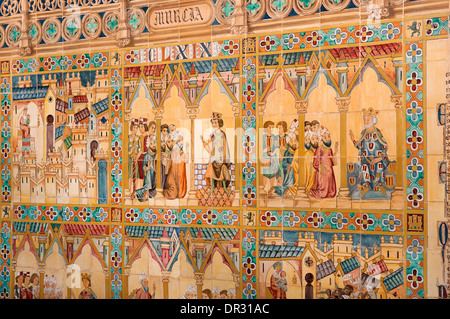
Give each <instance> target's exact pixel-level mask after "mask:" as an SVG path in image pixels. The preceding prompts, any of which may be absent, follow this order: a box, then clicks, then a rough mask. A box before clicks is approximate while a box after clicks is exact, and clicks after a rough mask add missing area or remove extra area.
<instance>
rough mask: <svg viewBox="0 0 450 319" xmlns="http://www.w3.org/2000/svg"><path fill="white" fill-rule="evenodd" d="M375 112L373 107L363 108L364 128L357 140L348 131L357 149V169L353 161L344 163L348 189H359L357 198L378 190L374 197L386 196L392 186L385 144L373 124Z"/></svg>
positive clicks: (392, 177)
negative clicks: (345, 164)
mask: <svg viewBox="0 0 450 319" xmlns="http://www.w3.org/2000/svg"><path fill="white" fill-rule="evenodd" d="M377 114H378V111H375V110H374V109H373V108H369V109H363V120H364V130H363V131H362V132H361V135H360V137H359V139H358V140H355V135H354V134H353V131H352V130H350V132H349V135H350V138H351V140H352V142H353V145H355V147H356V148H357V149H358V150H359V154H358V158H359V163H358V165H357V170H356V171H355V167H354V165H353V163H349V164H348V165H347V174H348V181H349V184H350V185H349V188H350V192H351V193H352V189H353V190H354V192H353V193H355V192H356V191H360V198H363V197H365V196H366V194H367V193H368V192H371V195H372V196H373V195H375V193H378V196H377V195H375V197H374V198H382V197H386V196H388V195H387V192H389V193H390V192H392V188H393V186H394V182H393V179H394V176H393V175H392V174H389V171H388V168H389V165H390V164H391V162H390V161H389V158H388V156H387V151H388V144H387V142H386V140H385V138H384V137H383V134H382V133H381V131H380V129H379V128H377V127H376V126H375V125H376V124H377V122H378V118H377ZM356 179H357V181H358V183H356ZM355 184H356V185H355ZM355 186H356V189H355ZM374 192H375V193H374ZM368 195H369V194H368ZM372 196H366V198H368V197H371V198H372Z"/></svg>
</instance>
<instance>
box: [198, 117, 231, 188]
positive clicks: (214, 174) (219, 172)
mask: <svg viewBox="0 0 450 319" xmlns="http://www.w3.org/2000/svg"><path fill="white" fill-rule="evenodd" d="M211 126H212V127H213V130H214V131H213V133H212V134H211V136H210V139H209V140H207V141H205V140H204V139H203V136H201V139H202V142H203V147H204V148H205V149H206V150H207V151H208V153H209V163H208V167H207V169H206V173H205V179H206V184H207V185H208V186H210V187H211V194H212V193H213V191H214V188H215V187H223V189H224V190H225V192H226V193H227V194H228V186H229V184H230V181H231V176H230V172H229V169H230V167H231V161H230V149H229V148H228V142H227V136H226V135H225V132H224V131H222V129H221V127H223V119H222V114H220V113H216V112H214V113H212V118H211Z"/></svg>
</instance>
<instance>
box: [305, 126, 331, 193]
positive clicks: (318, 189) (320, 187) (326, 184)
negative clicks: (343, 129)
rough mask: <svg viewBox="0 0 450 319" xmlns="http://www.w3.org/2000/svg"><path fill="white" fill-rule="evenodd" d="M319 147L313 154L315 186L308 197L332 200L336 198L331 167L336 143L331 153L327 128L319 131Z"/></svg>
mask: <svg viewBox="0 0 450 319" xmlns="http://www.w3.org/2000/svg"><path fill="white" fill-rule="evenodd" d="M320 137H321V141H320V145H319V147H318V148H317V150H316V152H315V154H314V161H313V167H314V169H315V170H316V171H317V172H316V185H315V188H312V189H311V191H310V193H309V195H310V196H311V197H314V198H317V199H323V198H333V197H334V196H336V178H335V176H334V170H333V166H335V165H336V159H335V158H334V153H336V152H337V146H338V143H337V142H336V144H335V145H336V146H335V147H336V149H335V152H334V153H333V150H332V149H331V137H330V132H329V131H328V129H327V128H324V127H322V129H321V131H320Z"/></svg>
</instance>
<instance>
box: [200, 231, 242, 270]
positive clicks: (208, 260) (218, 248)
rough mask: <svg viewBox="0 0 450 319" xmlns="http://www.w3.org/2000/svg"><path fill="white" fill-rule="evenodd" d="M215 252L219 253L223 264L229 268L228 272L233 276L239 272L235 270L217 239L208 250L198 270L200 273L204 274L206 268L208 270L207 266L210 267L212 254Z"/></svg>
mask: <svg viewBox="0 0 450 319" xmlns="http://www.w3.org/2000/svg"><path fill="white" fill-rule="evenodd" d="M216 252H218V253H220V255H221V256H222V260H223V263H224V264H225V265H227V266H228V267H229V268H230V270H231V272H232V273H233V274H238V273H239V270H238V269H237V268H236V266H235V265H234V263H233V261H232V260H231V258H230V257H229V256H228V254H227V253H226V251H225V249H224V248H223V246H222V244H221V243H220V242H219V240H218V238H217V237H216V238H215V239H214V241H213V243H212V247H211V249H210V250H209V252H208V254H207V255H206V257H205V260H204V262H203V265H202V267H201V268H200V271H201V272H202V273H204V272H205V271H206V268H208V266H209V265H211V263H212V260H213V258H212V257H213V256H214V254H215V253H216Z"/></svg>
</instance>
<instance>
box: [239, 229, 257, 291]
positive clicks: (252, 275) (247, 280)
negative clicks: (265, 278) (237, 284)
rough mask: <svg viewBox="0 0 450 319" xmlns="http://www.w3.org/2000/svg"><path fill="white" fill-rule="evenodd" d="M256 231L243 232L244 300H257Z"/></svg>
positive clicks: (245, 230)
mask: <svg viewBox="0 0 450 319" xmlns="http://www.w3.org/2000/svg"><path fill="white" fill-rule="evenodd" d="M256 236H257V235H256V230H253V229H243V230H242V267H241V274H242V298H243V299H256V298H257V296H256V291H257V288H256V284H257V280H256V273H257V269H256V243H257V238H256Z"/></svg>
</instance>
